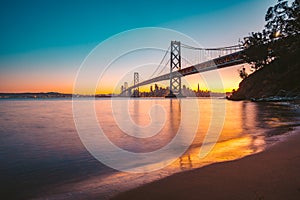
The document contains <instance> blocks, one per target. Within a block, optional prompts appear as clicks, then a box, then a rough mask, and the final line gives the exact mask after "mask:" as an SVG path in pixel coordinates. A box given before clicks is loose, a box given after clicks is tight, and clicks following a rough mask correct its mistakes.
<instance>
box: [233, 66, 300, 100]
mask: <svg viewBox="0 0 300 200" xmlns="http://www.w3.org/2000/svg"><path fill="white" fill-rule="evenodd" d="M292 63H293V64H292ZM299 90H300V63H298V62H288V63H284V62H282V61H281V62H278V61H276V62H273V63H272V64H270V65H267V66H265V67H263V68H261V69H260V70H257V71H256V72H254V73H252V74H251V75H249V76H248V77H247V78H245V79H244V80H243V81H242V82H241V83H240V84H239V89H238V90H237V91H235V92H234V93H233V94H232V95H231V96H230V97H229V99H230V100H250V99H252V98H255V99H257V98H264V97H270V96H287V95H294V94H293V93H294V92H299Z"/></svg>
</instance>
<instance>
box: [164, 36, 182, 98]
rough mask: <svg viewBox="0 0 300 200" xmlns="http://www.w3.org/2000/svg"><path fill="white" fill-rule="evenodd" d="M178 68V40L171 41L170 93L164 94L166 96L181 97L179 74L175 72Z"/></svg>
mask: <svg viewBox="0 0 300 200" xmlns="http://www.w3.org/2000/svg"><path fill="white" fill-rule="evenodd" d="M180 69H181V45H180V41H171V59H170V93H169V94H168V95H167V96H166V98H176V97H183V95H182V93H181V74H179V73H176V72H177V71H178V70H180Z"/></svg>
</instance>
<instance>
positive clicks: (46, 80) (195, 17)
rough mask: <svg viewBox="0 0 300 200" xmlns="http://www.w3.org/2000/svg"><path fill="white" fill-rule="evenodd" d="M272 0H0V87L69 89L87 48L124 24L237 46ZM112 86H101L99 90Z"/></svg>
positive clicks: (229, 83) (232, 81) (228, 82)
mask: <svg viewBox="0 0 300 200" xmlns="http://www.w3.org/2000/svg"><path fill="white" fill-rule="evenodd" d="M275 3H276V0H263V1H262V0H226V1H223V0H222V1H220V0H209V1H208V0H206V1H204V0H203V1H202V0H198V1H197V0H185V1H175V0H174V1H162V0H152V1H138V0H132V1H121V0H120V1H101V0H100V1H80V0H73V1H72V0H62V1H56V0H51V1H50V0H49V1H48V0H44V1H39V0H36V1H33V0H28V1H14V0H12V1H8V0H7V1H1V3H0V4H1V6H0V27H1V33H0V35H1V37H0V44H1V45H0V92H46V91H57V92H67V93H71V92H72V88H73V81H74V79H75V75H76V71H77V70H78V68H79V67H80V64H81V63H82V61H83V60H84V58H85V57H86V56H87V55H88V53H89V52H90V51H91V50H92V49H93V48H94V47H95V46H96V45H97V44H99V43H100V42H102V41H104V40H105V39H107V38H109V37H111V36H113V35H115V34H118V33H120V32H122V31H126V30H129V29H134V28H142V27H164V28H170V29H174V30H177V31H180V32H182V33H184V34H187V35H189V36H190V37H192V38H193V39H195V40H196V41H197V42H199V43H200V44H201V45H202V46H205V47H217V46H224V45H232V44H237V43H238V40H239V39H242V38H243V37H244V36H247V35H248V33H250V32H252V31H259V30H261V29H262V28H263V26H264V24H265V23H264V15H265V13H266V11H267V9H268V7H269V6H272V5H274V4H275ZM162 56H163V55H162ZM221 75H222V78H223V81H224V84H225V87H226V89H228V90H229V89H232V88H236V87H237V86H238V82H239V81H240V79H239V78H238V74H237V68H233V69H228V70H225V71H224V70H222V71H221ZM194 79H195V81H196V82H197V78H194ZM211 89H212V90H214V88H211ZM111 90H112V88H110V87H109V86H107V87H105V88H103V91H99V92H104V93H106V92H110V91H111Z"/></svg>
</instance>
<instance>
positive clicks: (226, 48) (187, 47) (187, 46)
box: [181, 43, 242, 51]
mask: <svg viewBox="0 0 300 200" xmlns="http://www.w3.org/2000/svg"><path fill="white" fill-rule="evenodd" d="M181 46H182V47H183V48H186V49H192V50H200V51H201V50H202V51H219V50H238V49H242V46H241V45H232V46H227V47H217V48H200V47H193V46H190V45H187V44H183V43H181Z"/></svg>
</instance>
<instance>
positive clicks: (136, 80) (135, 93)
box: [133, 72, 140, 97]
mask: <svg viewBox="0 0 300 200" xmlns="http://www.w3.org/2000/svg"><path fill="white" fill-rule="evenodd" d="M139 79H140V78H139V73H138V72H134V75H133V85H134V86H136V85H138V84H139V81H140V80H139ZM139 93H140V91H139V87H135V88H134V90H133V97H139Z"/></svg>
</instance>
